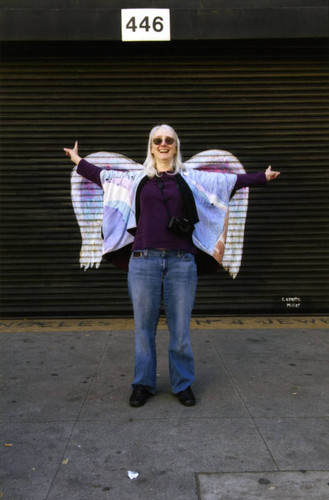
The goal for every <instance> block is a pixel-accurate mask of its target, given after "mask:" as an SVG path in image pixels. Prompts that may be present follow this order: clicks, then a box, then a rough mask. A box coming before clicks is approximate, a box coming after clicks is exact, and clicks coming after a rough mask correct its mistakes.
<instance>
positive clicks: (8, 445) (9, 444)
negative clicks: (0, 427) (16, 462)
mask: <svg viewBox="0 0 329 500" xmlns="http://www.w3.org/2000/svg"><path fill="white" fill-rule="evenodd" d="M5 446H7V448H10V446H13V445H12V444H11V443H5Z"/></svg>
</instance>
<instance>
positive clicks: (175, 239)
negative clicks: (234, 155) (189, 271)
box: [77, 160, 266, 254]
mask: <svg viewBox="0 0 329 500" xmlns="http://www.w3.org/2000/svg"><path fill="white" fill-rule="evenodd" d="M101 170H102V169H101V168H99V167H96V165H93V164H91V163H89V162H88V161H86V160H81V161H80V162H79V165H78V169H77V173H78V174H79V175H82V177H86V178H87V179H89V180H90V181H92V182H95V183H96V184H98V185H99V186H100V187H102V183H101V180H100V173H101ZM161 178H162V182H163V195H164V197H165V199H166V201H167V206H168V211H169V215H170V217H172V216H175V217H180V218H182V217H184V215H185V214H184V206H183V202H182V198H181V195H180V193H179V190H178V187H177V184H176V181H175V176H174V175H170V174H167V173H163V174H162V176H161ZM157 179H158V178H157V177H153V178H152V179H148V180H147V182H146V183H145V184H144V186H143V187H142V189H141V192H140V199H139V203H140V217H139V220H138V223H137V229H136V234H135V239H134V242H133V247H132V249H133V250H143V249H144V248H167V249H172V250H183V251H185V252H190V253H194V254H196V253H197V252H198V250H197V248H196V247H195V246H194V245H193V243H192V238H191V237H189V238H184V237H181V236H177V235H176V234H174V233H172V232H171V231H169V229H168V222H169V217H168V213H167V209H166V205H165V203H164V200H163V196H162V193H161V190H160V188H159V186H158V184H157ZM264 184H266V176H265V173H264V172H257V173H255V174H238V175H237V180H236V183H235V186H234V191H236V190H238V189H241V188H242V187H247V186H263V185H264Z"/></svg>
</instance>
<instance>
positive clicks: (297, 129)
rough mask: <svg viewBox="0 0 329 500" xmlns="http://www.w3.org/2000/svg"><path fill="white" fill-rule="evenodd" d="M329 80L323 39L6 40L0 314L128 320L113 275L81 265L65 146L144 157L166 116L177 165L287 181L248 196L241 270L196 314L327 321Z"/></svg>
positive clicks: (205, 288)
mask: <svg viewBox="0 0 329 500" xmlns="http://www.w3.org/2000/svg"><path fill="white" fill-rule="evenodd" d="M328 73H329V60H328V46H327V43H326V42H325V41H321V40H317V41H312V40H307V41H298V42H297V41H289V42H288V41H286V42H285V41H281V42H279V41H271V42H270V41H268V42H267V41H264V40H262V41H257V42H256V41H254V42H253V41H249V42H245V41H239V42H231V41H225V42H224V41H216V42H215V41H209V42H204V43H198V42H189V43H187V42H184V43H183V42H181V43H178V42H171V43H159V44H136V45H135V44H128V45H124V44H122V43H113V42H112V43H110V42H108V43H106V42H90V43H86V42H81V43H80V42H79V43H78V42H76V43H66V42H61V43H58V42H57V43H55V42H53V43H51V42H49V43H42V44H40V43H37V42H35V43H6V44H4V45H3V48H2V68H1V77H2V86H1V100H2V102H1V145H2V146H1V213H0V217H1V220H0V223H1V254H0V255H1V314H2V317H36V316H39V317H41V316H45V317H47V316H48V317H54V316H62V317H63V316H78V317H79V316H81V317H87V316H89V317H90V316H108V315H119V316H123V315H131V314H132V309H131V305H130V302H129V297H128V293H127V287H126V274H125V273H124V272H123V271H120V270H117V269H116V268H114V267H113V266H112V265H110V264H106V263H104V264H102V265H101V267H100V268H99V269H91V270H88V271H86V272H84V271H82V270H81V269H80V267H79V262H78V260H79V251H80V233H79V228H78V225H77V223H76V220H75V216H74V213H73V209H72V204H71V198H70V173H71V169H72V164H71V163H70V162H69V161H68V160H67V159H66V157H65V156H64V153H63V147H64V146H71V145H73V143H74V141H75V140H76V139H78V140H79V144H80V153H81V155H83V156H85V155H88V154H90V153H92V152H96V151H115V152H120V153H122V154H125V155H127V156H129V157H130V158H132V159H134V160H135V161H139V162H142V161H143V159H144V157H145V151H146V142H147V136H148V132H149V130H150V128H151V127H152V126H153V125H155V124H157V123H163V122H165V123H170V124H171V125H173V126H174V127H175V129H176V130H177V132H178V134H179V136H180V138H181V142H182V152H183V156H184V159H188V158H189V157H190V156H192V155H193V154H196V153H198V152H200V151H203V150H206V149H214V148H218V149H224V150H227V151H230V152H231V153H233V154H234V155H235V156H237V157H238V158H239V160H240V161H241V162H242V164H243V165H244V167H245V169H246V170H247V172H256V171H258V170H263V169H265V168H266V167H267V165H269V164H271V165H272V167H273V169H277V170H280V171H281V172H282V173H281V177H280V178H279V179H278V180H277V181H275V182H273V183H270V184H269V185H268V186H266V187H265V188H252V189H251V191H250V199H249V208H248V216H247V224H246V231H245V242H244V252H243V259H242V265H241V269H240V272H239V274H238V276H237V278H236V279H235V280H232V278H231V277H230V276H228V275H227V274H226V273H225V272H224V271H219V272H218V273H217V274H215V275H212V276H204V277H201V278H200V280H199V288H198V294H197V299H196V304H195V313H196V314H215V315H217V314H218V315H223V314H268V313H272V314H273V313H287V314H288V313H291V312H294V313H301V312H302V313H304V314H305V313H328V296H329V290H328V267H329V266H328V121H329V120H328V117H329V106H328V94H329V92H328V90H329V79H328V76H329V75H328Z"/></svg>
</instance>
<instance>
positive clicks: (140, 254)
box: [133, 252, 143, 257]
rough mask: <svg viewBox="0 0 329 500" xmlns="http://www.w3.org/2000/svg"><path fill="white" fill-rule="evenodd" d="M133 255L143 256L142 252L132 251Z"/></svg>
mask: <svg viewBox="0 0 329 500" xmlns="http://www.w3.org/2000/svg"><path fill="white" fill-rule="evenodd" d="M133 257H143V252H133Z"/></svg>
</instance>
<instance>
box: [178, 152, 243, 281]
mask: <svg viewBox="0 0 329 500" xmlns="http://www.w3.org/2000/svg"><path fill="white" fill-rule="evenodd" d="M184 165H185V166H186V168H193V169H197V170H205V171H209V172H222V173H224V174H225V173H231V174H245V173H246V172H245V169H244V168H243V166H242V165H241V163H240V162H239V160H238V159H237V158H236V157H235V156H233V155H232V154H231V153H229V152H228V151H222V150H219V149H212V150H208V151H203V152H201V153H198V154H197V155H195V156H193V157H192V158H190V159H189V160H188V161H187V162H185V163H184ZM248 194H249V188H247V187H246V188H242V189H239V190H238V191H237V192H236V193H235V194H234V196H232V198H231V200H230V203H229V218H228V227H227V236H226V244H225V252H224V256H223V259H222V266H223V268H224V269H225V270H226V271H228V272H229V274H230V275H231V276H232V277H233V278H236V276H237V274H238V272H239V269H240V265H241V259H242V252H243V240H244V229H245V224H246V217H247V210H248Z"/></svg>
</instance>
